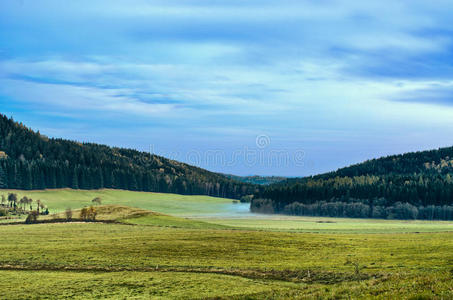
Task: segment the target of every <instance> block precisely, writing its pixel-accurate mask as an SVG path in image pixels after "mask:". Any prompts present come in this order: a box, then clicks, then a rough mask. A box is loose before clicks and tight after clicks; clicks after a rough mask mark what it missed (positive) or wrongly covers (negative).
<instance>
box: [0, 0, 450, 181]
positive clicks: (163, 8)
mask: <svg viewBox="0 0 453 300" xmlns="http://www.w3.org/2000/svg"><path fill="white" fill-rule="evenodd" d="M452 12H453V4H451V1H437V2H436V5H433V4H429V3H427V2H426V1H411V2H410V3H409V2H408V3H398V2H395V1H365V2H363V1H362V2H359V1H330V0H323V1H278V2H276V1H247V2H244V1H231V0H230V1H201V0H198V1H196V0H193V1H145V0H143V1H139V0H134V1H113V2H112V1H96V2H93V1H74V2H61V1H31V0H21V1H19V0H7V1H2V2H1V3H0V103H1V105H2V112H4V113H7V114H12V115H14V116H15V117H16V118H18V119H21V120H22V121H24V122H25V123H28V124H31V125H33V126H35V127H37V128H44V130H45V131H47V133H48V134H49V135H58V136H64V137H68V138H74V139H83V140H89V141H96V142H102V143H107V144H111V145H123V146H128V147H134V148H138V149H141V150H148V149H149V148H150V147H151V146H150V145H154V146H156V145H157V146H158V147H157V148H159V149H160V150H158V151H160V152H161V154H166V153H170V152H171V153H175V152H177V153H179V155H180V157H176V158H178V159H182V160H187V159H186V158H187V153H190V151H192V150H196V151H199V152H203V151H209V150H212V149H222V151H225V155H226V156H229V155H231V154H232V153H234V152H235V151H236V150H238V149H243V147H245V146H250V147H253V146H256V145H254V141H255V137H256V136H257V135H260V134H266V135H268V136H269V137H271V140H272V145H271V146H270V147H271V148H272V149H274V150H277V149H278V150H284V151H288V153H292V154H294V153H298V152H297V151H300V150H301V149H302V150H303V151H304V153H305V157H304V159H305V160H306V164H304V165H303V166H302V165H298V166H290V165H286V166H274V165H269V164H266V163H262V164H257V165H256V166H254V168H253V169H251V168H250V166H247V165H246V164H245V163H244V159H243V160H239V161H238V162H237V163H235V164H234V165H230V166H224V165H223V166H221V165H212V164H208V163H205V164H204V165H203V164H202V166H203V167H207V168H210V169H213V170H216V171H224V172H232V173H237V174H251V173H259V174H275V175H290V176H295V175H307V174H312V173H318V172H322V171H327V170H330V169H333V168H336V167H340V166H342V165H343V164H349V163H353V162H357V161H360V160H362V159H366V158H371V157H375V156H377V155H383V154H390V153H398V152H403V151H411V150H416V149H425V148H432V147H438V146H443V145H449V144H453V139H452V138H451V137H450V134H449V133H451V130H452V129H453V121H452V120H453V118H452V114H453V100H452V98H451V97H452V94H453V93H452V88H453V86H452V85H453V80H452V78H453V77H452V76H453V66H452V62H453V53H452V46H453V44H452V43H453V41H452V38H451V37H452V33H453V24H452V23H451V22H450V20H451V17H453V16H452V15H453V13H452ZM41 131H43V130H41ZM271 148H270V149H269V150H271ZM153 149H154V148H153ZM265 155H270V154H269V153H267V154H265Z"/></svg>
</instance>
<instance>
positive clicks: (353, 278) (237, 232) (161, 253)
mask: <svg viewBox="0 0 453 300" xmlns="http://www.w3.org/2000/svg"><path fill="white" fill-rule="evenodd" d="M116 193H117V196H116V197H115V194H116ZM0 194H1V191H0ZM24 194H27V195H31V194H32V193H28V192H24ZM98 194H101V195H103V197H105V198H103V200H104V201H103V202H104V203H105V204H106V205H104V204H103V205H101V206H97V208H98V211H99V215H98V217H99V220H106V221H109V222H110V221H114V223H101V222H99V223H84V222H75V223H50V224H35V225H20V224H19V225H3V226H0V236H1V239H0V290H1V293H2V295H1V296H0V298H2V299H33V298H39V299H43V298H44V299H45V298H48V299H56V298H78V299H89V298H111V299H124V298H131V299H150V298H151V299H178V298H179V299H187V298H189V299H191V298H201V299H205V298H216V299H218V298H236V299H263V298H267V299H312V298H322V299H329V298H330V299H350V298H352V299H368V298H381V299H388V298H392V299H452V298H453V288H452V286H453V233H451V232H448V230H449V228H451V227H450V226H451V223H448V222H405V221H378V220H351V219H333V218H291V217H283V216H262V215H259V216H257V215H253V216H248V215H247V214H246V215H244V214H243V211H242V210H240V209H239V210H238V211H237V213H236V214H234V213H230V214H228V213H227V212H224V211H222V210H216V208H219V207H220V208H222V209H223V208H225V207H227V206H228V205H231V206H233V205H237V204H233V203H232V202H231V200H228V199H216V198H210V197H198V196H193V197H190V196H177V195H169V194H167V195H165V194H152V193H133V192H125V191H112V190H106V191H96V192H94V191H93V192H86V191H70V190H64V191H46V192H41V193H40V195H41V200H43V201H45V202H46V203H47V204H48V205H49V208H50V209H51V210H53V211H55V212H58V211H59V212H61V211H63V210H64V208H66V207H67V204H68V203H71V204H74V205H71V206H72V208H73V209H74V215H75V216H76V215H77V214H78V211H77V209H78V208H80V206H83V205H87V204H89V200H91V199H92V198H94V196H95V195H98ZM61 195H66V196H65V198H63V197H62V196H61ZM106 196H108V197H109V198H107V197H106ZM31 197H32V198H34V197H35V196H34V195H33V196H31ZM59 197H60V199H62V200H61V203H60V202H59V201H58V198H59ZM71 197H73V198H74V199H75V200H71ZM123 197H127V198H125V199H123ZM178 197H180V198H178ZM107 199H108V200H107ZM134 200H136V202H134ZM167 200H168V201H169V203H164V202H165V201H167ZM178 202H180V207H186V208H187V209H188V211H184V212H181V211H180V208H179V207H176V203H178ZM75 204H77V205H75ZM203 204H205V205H206V207H204V212H206V213H202V214H200V213H199V211H197V210H196V209H195V208H194V207H197V206H199V205H203ZM209 204H210V205H209ZM131 207H136V208H131ZM137 207H138V208H137ZM172 207H174V209H175V211H174V212H172V211H171V209H172ZM158 208H161V210H160V211H159V210H158ZM151 209H152V210H153V211H151ZM209 211H210V213H211V214H212V215H209V213H208V212H209ZM178 212H180V213H179V214H178ZM192 212H193V213H192ZM170 213H171V215H170ZM61 215H63V214H61ZM200 215H202V216H200ZM188 217H190V218H188ZM415 228H417V231H418V232H419V233H416V232H414V229H415Z"/></svg>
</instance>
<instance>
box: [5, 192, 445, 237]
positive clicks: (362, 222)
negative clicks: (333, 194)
mask: <svg viewBox="0 0 453 300" xmlns="http://www.w3.org/2000/svg"><path fill="white" fill-rule="evenodd" d="M8 192H16V193H18V195H19V197H22V196H28V197H31V198H33V199H35V200H36V199H40V200H42V201H44V203H45V204H46V205H47V206H48V207H49V210H50V212H51V213H57V212H62V211H64V210H65V209H66V208H68V207H69V208H72V209H78V208H81V207H83V206H88V205H91V200H92V199H93V198H95V197H101V199H102V203H103V204H113V205H123V206H129V207H135V208H140V209H146V210H151V211H154V212H159V213H162V214H167V215H172V216H177V217H180V218H191V219H196V220H199V221H202V222H205V223H211V224H216V225H218V228H221V227H222V226H223V227H234V228H239V229H247V230H266V231H287V232H313V233H406V232H449V231H453V222H442V221H435V222H430V221H400V220H375V219H372V220H366V219H341V218H323V217H293V216H281V215H257V214H252V213H247V212H245V211H244V209H246V205H247V204H245V205H244V204H233V203H232V200H231V199H225V198H215V197H207V196H184V195H176V194H162V193H143V192H131V191H122V190H96V191H80V190H71V189H61V190H46V191H8V190H0V194H5V195H6V194H7V193H8ZM165 218H166V217H162V222H164V219H165ZM155 221H156V218H154V219H151V220H149V219H148V218H146V217H144V218H142V219H136V220H134V221H133V222H137V223H136V224H140V223H141V224H145V223H148V224H149V225H152V224H153V222H155ZM173 221H175V220H173ZM1 222H2V221H1V220H0V223H1ZM3 222H5V221H3ZM181 222H185V221H184V220H183V219H181ZM167 223H168V222H167ZM186 223H187V222H186ZM154 224H155V223H154ZM188 226H190V227H192V226H194V223H190V225H188ZM202 226H204V224H202Z"/></svg>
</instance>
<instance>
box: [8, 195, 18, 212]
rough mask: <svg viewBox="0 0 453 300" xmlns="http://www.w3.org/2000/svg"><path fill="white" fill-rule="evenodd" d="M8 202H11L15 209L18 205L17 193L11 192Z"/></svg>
mask: <svg viewBox="0 0 453 300" xmlns="http://www.w3.org/2000/svg"><path fill="white" fill-rule="evenodd" d="M8 202H9V203H10V207H14V209H16V207H17V205H16V203H17V194H15V193H10V194H9V195H8Z"/></svg>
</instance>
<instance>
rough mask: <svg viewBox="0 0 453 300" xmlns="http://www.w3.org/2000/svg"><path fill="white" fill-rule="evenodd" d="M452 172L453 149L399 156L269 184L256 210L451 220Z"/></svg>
mask: <svg viewBox="0 0 453 300" xmlns="http://www.w3.org/2000/svg"><path fill="white" fill-rule="evenodd" d="M452 176H453V147H449V148H441V149H438V150H431V151H422V152H413V153H406V154H401V155H393V156H388V157H383V158H379V159H373V160H369V161H366V162H364V163H361V164H356V165H352V166H349V167H346V168H342V169H339V170H337V171H335V172H330V173H326V174H321V175H317V176H313V177H305V178H297V179H294V178H292V179H287V180H285V181H282V182H279V183H276V184H273V185H269V186H267V187H266V188H265V189H264V190H262V191H260V192H258V193H257V194H256V195H255V199H254V201H252V204H251V208H252V210H253V211H256V212H271V213H272V212H278V213H288V214H296V215H319V216H334V217H336V216H339V217H366V218H369V217H375V218H400V219H416V218H418V219H447V220H451V219H453V206H452V204H453V179H452Z"/></svg>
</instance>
